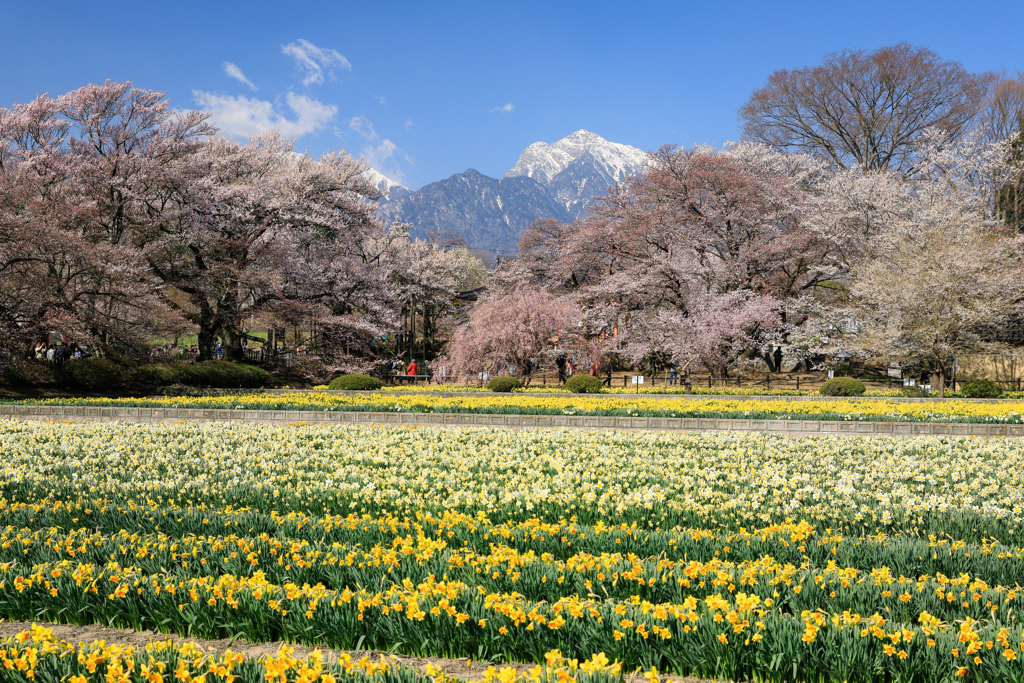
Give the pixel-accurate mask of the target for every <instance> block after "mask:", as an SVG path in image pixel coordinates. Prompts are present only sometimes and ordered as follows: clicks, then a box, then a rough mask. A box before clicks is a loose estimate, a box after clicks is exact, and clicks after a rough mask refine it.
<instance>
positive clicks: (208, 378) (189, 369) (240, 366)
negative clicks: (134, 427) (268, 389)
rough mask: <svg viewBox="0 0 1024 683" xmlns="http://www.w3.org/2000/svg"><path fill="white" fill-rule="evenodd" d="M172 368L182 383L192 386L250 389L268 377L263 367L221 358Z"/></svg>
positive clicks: (264, 383)
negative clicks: (231, 361)
mask: <svg viewBox="0 0 1024 683" xmlns="http://www.w3.org/2000/svg"><path fill="white" fill-rule="evenodd" d="M174 369H175V370H176V372H177V374H178V379H179V381H181V383H182V384H188V385H189V386H194V387H219V388H224V389H233V388H238V387H240V388H246V389H251V388H255V387H262V386H264V385H266V383H267V380H268V379H270V375H269V373H267V371H266V370H264V369H263V368H260V367H256V366H255V365H246V364H244V363H230V362H228V361H221V360H206V361H202V362H201V363H195V364H193V365H188V364H184V363H183V364H181V365H175V366H174Z"/></svg>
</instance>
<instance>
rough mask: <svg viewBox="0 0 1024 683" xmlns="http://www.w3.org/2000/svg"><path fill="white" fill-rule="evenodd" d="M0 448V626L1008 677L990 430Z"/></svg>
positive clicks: (134, 430)
mask: <svg viewBox="0 0 1024 683" xmlns="http://www.w3.org/2000/svg"><path fill="white" fill-rule="evenodd" d="M0 456H2V457H0V473H2V474H0V514H2V515H3V520H4V525H5V526H4V527H3V528H2V529H0V617H2V618H5V619H10V620H38V621H45V622H66V623H76V624H84V623H99V624H103V625H110V626H117V627H123V628H133V629H154V630H158V631H163V632H168V633H178V634H182V635H189V636H193V637H202V638H237V637H242V638H244V639H245V640H247V641H249V642H267V641H273V640H277V639H283V640H286V641H289V642H293V643H302V644H308V645H312V644H317V645H320V646H326V647H332V648H338V649H344V650H366V649H373V650H380V651H385V652H388V651H390V652H397V653H404V654H410V655H417V656H434V657H471V658H473V659H474V660H485V659H489V660H496V661H504V662H533V663H536V664H537V665H538V666H537V667H536V668H535V669H533V670H532V671H531V672H530V673H529V674H527V675H526V676H525V679H526V680H531V681H544V682H545V683H548V682H551V683H553V682H554V681H560V682H561V683H568V681H570V680H574V681H576V682H577V683H591V681H593V683H603V682H604V681H609V682H610V681H614V680H619V679H620V678H621V677H622V675H623V674H624V673H627V672H634V671H642V672H646V673H647V675H648V676H649V677H650V678H651V679H652V680H653V678H654V676H655V675H656V674H657V673H662V674H664V673H675V674H680V675H684V674H692V675H697V676H700V677H704V678H719V679H731V680H735V681H742V680H758V681H779V682H781V681H791V682H794V681H915V682H916V681H920V682H931V681H955V680H977V681H1022V680H1024V666H1021V663H1020V661H1019V660H1020V659H1024V631H1022V628H1024V619H1022V618H1021V617H1019V616H1018V615H1019V613H1020V611H1021V609H1022V607H1024V588H1022V587H1021V586H1020V585H1019V581H1020V577H1021V576H1022V572H1024V547H1022V546H1024V543H1022V542H1021V540H1020V538H1021V536H1022V535H1024V442H1021V441H1019V440H1015V439H989V440H983V439H976V438H966V437H919V438H910V437H906V438H884V437H875V438H857V437H818V438H811V439H787V438H784V437H778V436H772V435H766V434H757V433H704V434H700V433H696V434H666V433H657V432H629V433H623V432H604V431H570V430H563V431H529V430H524V431H504V430H485V429H460V430H455V429H440V428H439V429H432V428H422V429H408V428H388V427H362V426H361V427H327V426H313V425H290V426H287V427H280V426H264V425H246V424H229V423H183V424H158V425H140V424H130V423H84V424H61V423H38V422H18V421H3V422H0ZM0 649H3V650H4V652H3V653H2V654H0V660H3V662H4V667H6V668H5V669H2V670H0V676H2V675H7V676H11V675H15V674H16V675H23V674H24V673H25V672H27V671H29V670H32V671H33V674H34V679H35V680H37V681H39V680H46V681H58V680H73V681H75V683H82V682H83V681H92V680H104V679H103V678H102V677H100V675H101V674H102V675H103V676H106V675H107V674H108V673H109V672H110V671H112V670H113V671H115V673H117V672H120V674H124V676H122V677H120V678H119V677H118V675H120V674H118V675H115V676H114V677H113V678H109V679H107V680H132V681H143V680H149V681H156V680H157V679H155V678H152V677H151V676H152V675H154V674H156V675H159V676H161V677H162V678H160V679H159V680H164V681H170V680H172V679H173V678H177V679H178V680H193V679H195V680H199V677H200V676H202V677H203V679H202V680H203V681H207V682H209V683H214V682H216V683H220V682H222V681H224V682H226V681H228V680H235V678H230V677H236V678H237V680H240V681H242V680H244V681H250V680H251V681H256V680H263V681H268V682H273V681H278V680H279V681H282V682H283V681H292V680H308V681H312V680H323V681H328V680H334V679H340V678H344V677H354V678H357V679H358V680H359V681H366V682H367V683H371V682H380V683H385V682H389V683H390V682H392V681H393V682H395V683H414V682H415V681H417V680H419V678H424V677H425V678H431V676H429V675H424V674H421V673H418V672H416V671H414V670H410V669H407V668H402V667H401V666H398V665H386V663H381V662H380V661H379V660H371V659H366V660H360V659H359V658H357V657H353V658H350V659H348V660H342V661H340V662H326V661H321V660H319V659H317V658H316V657H311V658H306V659H299V658H295V657H292V656H291V655H290V653H288V652H287V651H284V652H282V654H281V655H280V656H279V657H278V658H265V659H262V660H259V661H250V660H243V659H239V658H237V657H234V658H232V656H230V655H223V656H219V658H218V657H212V656H206V655H203V656H200V654H198V653H194V652H189V651H188V649H187V647H184V649H183V647H179V646H171V645H160V644H154V645H153V646H151V647H150V648H145V649H140V650H133V651H126V650H124V649H117V648H114V649H112V646H106V645H100V644H91V645H87V644H78V645H73V644H70V643H65V642H63V641H60V640H59V639H54V638H53V637H52V636H51V635H48V634H47V633H46V632H45V629H36V630H34V631H31V632H25V633H23V634H21V635H20V636H19V637H17V638H15V639H12V640H8V641H4V642H0ZM28 649H32V650H33V653H32V654H31V656H30V655H29V654H28ZM33 657H34V659H33ZM90 657H91V658H92V659H90ZM573 660H575V661H573ZM19 661H20V663H19ZM90 661H91V662H92V666H93V668H92V669H91V670H90V669H89V668H88V667H89V666H90ZM581 662H582V663H581ZM30 664H31V666H29V665H30ZM129 667H131V668H130V671H129ZM143 667H145V674H143V673H142V672H143ZM183 667H184V668H183ZM179 670H181V671H183V673H182V675H181V676H178V675H177V672H178V671H179ZM126 671H127V672H128V673H125V672H126ZM2 672H7V673H6V674H4V673H2ZM489 675H490V677H491V678H490V679H489V680H502V681H503V683H513V681H514V680H515V679H516V676H517V674H516V673H515V671H514V670H511V669H508V670H505V671H504V672H498V671H492V672H491V673H490V674H489ZM75 677H81V678H75ZM325 677H326V678H325ZM502 677H503V678H502ZM433 678H435V680H436V678H437V677H433ZM23 679H24V676H22V678H17V677H15V678H13V679H11V680H23Z"/></svg>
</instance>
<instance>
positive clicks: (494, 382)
mask: <svg viewBox="0 0 1024 683" xmlns="http://www.w3.org/2000/svg"><path fill="white" fill-rule="evenodd" d="M522 388H523V383H522V382H520V381H519V380H518V379H516V378H515V377H509V376H508V375H498V376H497V377H492V378H491V379H490V381H488V382H487V390H488V391H494V392H499V393H508V392H510V391H512V390H513V389H522Z"/></svg>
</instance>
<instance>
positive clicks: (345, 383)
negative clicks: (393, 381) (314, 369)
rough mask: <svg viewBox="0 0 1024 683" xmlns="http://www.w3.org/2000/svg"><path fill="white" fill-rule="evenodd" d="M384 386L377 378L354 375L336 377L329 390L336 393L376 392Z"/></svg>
mask: <svg viewBox="0 0 1024 683" xmlns="http://www.w3.org/2000/svg"><path fill="white" fill-rule="evenodd" d="M382 386H384V384H383V383H382V382H381V381H380V380H379V379H377V378H376V377H370V376H369V375H357V374H352V375H342V376H340V377H335V378H334V379H332V380H331V383H330V384H329V385H328V386H327V388H328V389H333V390H334V391H376V390H377V389H380V388H381V387H382Z"/></svg>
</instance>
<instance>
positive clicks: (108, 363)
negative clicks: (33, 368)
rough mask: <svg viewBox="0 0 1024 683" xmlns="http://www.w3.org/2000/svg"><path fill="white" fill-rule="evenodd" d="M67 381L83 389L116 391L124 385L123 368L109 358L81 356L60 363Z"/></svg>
mask: <svg viewBox="0 0 1024 683" xmlns="http://www.w3.org/2000/svg"><path fill="white" fill-rule="evenodd" d="M59 372H60V373H61V374H63V376H64V377H65V378H66V380H67V383H68V384H70V385H71V386H74V387H76V388H78V389H83V390H85V391H117V390H118V389H121V388H123V387H124V386H125V384H126V383H127V380H128V375H127V373H126V372H125V369H124V368H123V367H122V366H121V365H119V364H118V363H116V362H114V361H112V360H110V359H109V358H81V359H77V360H69V361H66V362H64V363H62V364H61V366H60V370H59Z"/></svg>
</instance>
